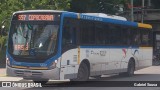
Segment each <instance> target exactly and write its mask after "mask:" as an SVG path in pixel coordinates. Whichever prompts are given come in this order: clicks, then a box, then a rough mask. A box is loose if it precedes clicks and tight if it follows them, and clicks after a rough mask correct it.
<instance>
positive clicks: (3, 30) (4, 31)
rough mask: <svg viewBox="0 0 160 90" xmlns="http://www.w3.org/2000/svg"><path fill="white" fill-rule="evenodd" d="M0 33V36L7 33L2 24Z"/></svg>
mask: <svg viewBox="0 0 160 90" xmlns="http://www.w3.org/2000/svg"><path fill="white" fill-rule="evenodd" d="M0 33H1V36H6V35H7V31H6V28H5V26H4V25H2V27H1V32H0Z"/></svg>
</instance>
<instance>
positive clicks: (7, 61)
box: [6, 57, 11, 66]
mask: <svg viewBox="0 0 160 90" xmlns="http://www.w3.org/2000/svg"><path fill="white" fill-rule="evenodd" d="M6 64H7V65H8V66H11V62H10V61H9V58H8V57H6Z"/></svg>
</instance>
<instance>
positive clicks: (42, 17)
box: [28, 15, 54, 21]
mask: <svg viewBox="0 0 160 90" xmlns="http://www.w3.org/2000/svg"><path fill="white" fill-rule="evenodd" d="M28 20H50V21H51V20H54V16H53V15H29V17H28Z"/></svg>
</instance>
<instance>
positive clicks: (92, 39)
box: [6, 10, 152, 82]
mask: <svg viewBox="0 0 160 90" xmlns="http://www.w3.org/2000/svg"><path fill="white" fill-rule="evenodd" d="M151 65H152V26H151V25H149V24H142V23H136V22H130V21H127V20H126V19H125V18H124V17H120V16H113V15H112V16H111V15H107V14H103V13H74V12H67V11H56V10H25V11H17V12H14V13H13V15H12V19H11V25H10V30H9V39H8V44H7V52H6V68H7V71H6V72H7V75H8V76H13V77H23V78H24V79H29V80H33V81H34V82H38V81H45V82H47V81H48V80H49V79H53V80H65V79H70V80H78V81H86V80H88V79H89V77H101V75H105V74H124V75H126V76H132V75H134V71H135V70H138V69H142V68H145V67H148V66H151Z"/></svg>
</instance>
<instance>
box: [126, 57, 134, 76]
mask: <svg viewBox="0 0 160 90" xmlns="http://www.w3.org/2000/svg"><path fill="white" fill-rule="evenodd" d="M134 71H135V63H134V61H133V60H130V61H129V63H128V69H127V72H126V76H129V77H131V76H133V75H134Z"/></svg>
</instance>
